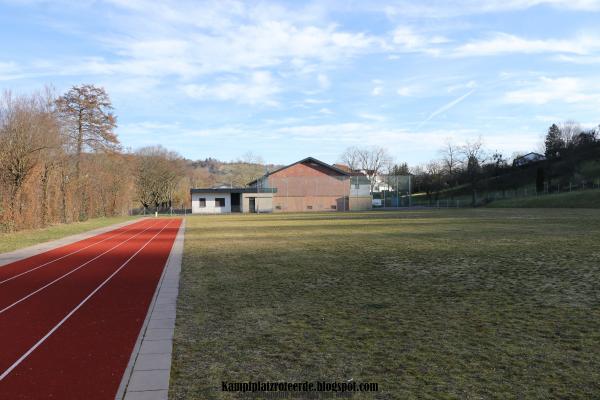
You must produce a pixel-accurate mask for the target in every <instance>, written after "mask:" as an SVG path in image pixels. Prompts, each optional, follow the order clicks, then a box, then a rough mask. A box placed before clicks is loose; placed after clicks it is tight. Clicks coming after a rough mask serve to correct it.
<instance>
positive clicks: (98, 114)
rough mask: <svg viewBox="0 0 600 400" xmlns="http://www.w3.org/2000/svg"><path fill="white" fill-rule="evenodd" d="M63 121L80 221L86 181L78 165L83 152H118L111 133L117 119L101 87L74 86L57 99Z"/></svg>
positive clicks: (84, 213) (84, 211)
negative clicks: (72, 165)
mask: <svg viewBox="0 0 600 400" xmlns="http://www.w3.org/2000/svg"><path fill="white" fill-rule="evenodd" d="M56 105H57V108H58V111H59V113H60V115H61V117H62V119H63V121H64V125H65V132H66V135H67V138H68V145H69V150H70V151H72V152H73V153H74V155H75V171H74V179H75V181H76V184H77V191H78V192H79V204H78V205H79V210H80V212H79V218H80V219H86V218H87V208H88V198H87V197H86V196H85V192H86V188H85V187H84V186H85V185H86V184H87V183H88V182H84V181H83V180H82V179H81V177H82V176H81V169H82V168H81V162H82V159H83V155H84V152H86V151H88V150H91V151H94V152H106V151H114V150H118V145H119V141H118V139H117V136H116V135H115V133H114V129H115V128H116V126H117V119H116V117H115V115H114V114H113V112H112V111H113V107H112V103H111V101H110V97H109V96H108V94H107V93H106V91H105V90H104V89H103V88H98V87H96V86H94V85H81V86H73V87H72V88H71V89H70V90H69V91H68V92H67V93H65V94H64V95H63V96H61V97H59V98H58V99H57V100H56Z"/></svg>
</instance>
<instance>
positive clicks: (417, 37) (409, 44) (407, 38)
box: [392, 26, 450, 55]
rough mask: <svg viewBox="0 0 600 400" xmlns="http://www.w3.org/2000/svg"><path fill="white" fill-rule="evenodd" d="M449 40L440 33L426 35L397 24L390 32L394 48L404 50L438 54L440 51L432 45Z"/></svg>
mask: <svg viewBox="0 0 600 400" xmlns="http://www.w3.org/2000/svg"><path fill="white" fill-rule="evenodd" d="M449 41H450V40H449V39H447V38H445V37H444V36H440V35H435V36H426V35H424V34H422V33H418V32H417V31H415V29H413V28H411V27H408V26H399V27H397V28H396V29H395V30H394V31H393V32H392V43H394V44H395V45H396V47H395V49H397V50H399V51H405V52H423V53H428V54H431V55H438V54H440V52H441V51H440V49H438V48H435V47H433V46H434V45H440V44H445V43H448V42H449Z"/></svg>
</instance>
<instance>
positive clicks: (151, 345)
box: [134, 339, 173, 369]
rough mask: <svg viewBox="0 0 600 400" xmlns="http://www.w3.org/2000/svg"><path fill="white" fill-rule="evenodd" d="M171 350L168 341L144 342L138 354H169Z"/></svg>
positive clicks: (170, 343)
mask: <svg viewBox="0 0 600 400" xmlns="http://www.w3.org/2000/svg"><path fill="white" fill-rule="evenodd" d="M172 348H173V346H172V341H171V340H169V339H161V340H144V341H143V342H142V347H140V354H167V353H168V354H171V350H172ZM134 369H135V367H134Z"/></svg>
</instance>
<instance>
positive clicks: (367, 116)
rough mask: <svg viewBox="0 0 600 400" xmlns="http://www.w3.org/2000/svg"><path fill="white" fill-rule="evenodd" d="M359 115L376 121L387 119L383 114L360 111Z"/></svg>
mask: <svg viewBox="0 0 600 400" xmlns="http://www.w3.org/2000/svg"><path fill="white" fill-rule="evenodd" d="M358 116H359V117H360V118H362V119H368V120H370V121H376V122H384V121H385V120H386V119H387V118H386V117H385V116H383V115H379V114H371V113H367V112H362V113H358Z"/></svg>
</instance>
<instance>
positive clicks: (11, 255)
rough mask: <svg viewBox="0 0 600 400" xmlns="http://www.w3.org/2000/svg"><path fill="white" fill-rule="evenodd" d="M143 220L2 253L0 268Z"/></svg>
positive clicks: (135, 220)
mask: <svg viewBox="0 0 600 400" xmlns="http://www.w3.org/2000/svg"><path fill="white" fill-rule="evenodd" d="M143 219H144V218H140V219H133V220H129V221H124V222H119V223H118V224H113V225H110V226H104V227H102V228H97V229H94V230H91V231H87V232H82V233H78V234H75V235H70V236H65V237H63V238H60V239H56V240H51V241H49V242H44V243H38V244H35V245H33V246H30V247H24V248H22V249H18V250H14V251H10V252H8V253H2V254H0V267H2V266H4V265H6V264H10V263H13V262H15V261H19V260H22V259H23V258H28V257H31V256H35V255H37V254H39V253H43V252H45V251H48V250H52V249H54V248H57V247H60V246H65V245H67V244H71V243H75V242H78V241H80V240H83V239H87V238H90V237H92V236H96V235H100V234H102V233H105V232H108V231H112V230H114V229H118V228H121V227H123V226H127V225H130V224H134V223H136V222H139V221H142V220H143Z"/></svg>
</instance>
